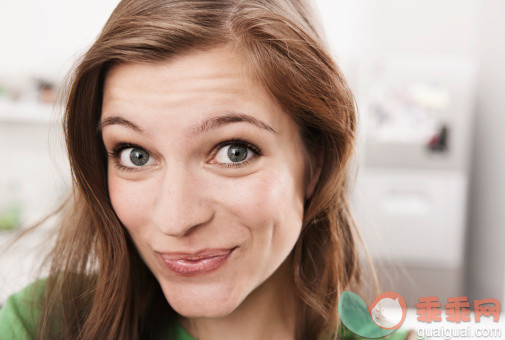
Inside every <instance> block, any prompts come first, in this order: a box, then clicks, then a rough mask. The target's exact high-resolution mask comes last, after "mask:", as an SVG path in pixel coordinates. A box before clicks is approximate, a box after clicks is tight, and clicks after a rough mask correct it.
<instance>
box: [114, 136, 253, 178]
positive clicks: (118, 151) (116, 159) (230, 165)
mask: <svg viewBox="0 0 505 340" xmlns="http://www.w3.org/2000/svg"><path fill="white" fill-rule="evenodd" d="M228 145H239V146H242V147H245V148H247V149H249V150H251V151H252V152H253V156H252V157H250V158H249V159H247V160H245V161H242V162H239V163H217V164H218V165H219V166H222V167H225V168H241V167H244V166H246V165H247V164H249V163H250V162H251V161H252V160H254V159H256V158H257V157H259V156H261V155H262V152H261V150H260V149H259V148H258V147H257V146H255V145H253V144H251V143H249V142H247V141H245V140H243V139H240V138H234V139H230V140H227V141H224V142H222V143H219V144H217V145H216V146H215V147H214V148H213V158H214V157H215V156H216V154H217V152H218V151H219V150H220V149H221V148H223V147H225V146H228ZM128 148H139V149H142V150H145V149H144V148H143V147H141V146H139V145H137V144H132V143H119V144H117V145H116V146H114V148H113V149H112V151H111V152H107V153H108V154H109V156H110V157H112V159H113V160H114V166H115V167H116V168H117V169H119V170H121V171H129V172H133V171H139V170H137V168H134V167H128V166H124V165H122V164H121V163H120V161H119V158H120V156H121V152H122V151H123V150H124V149H128ZM214 151H215V152H214ZM139 168H141V167H139Z"/></svg>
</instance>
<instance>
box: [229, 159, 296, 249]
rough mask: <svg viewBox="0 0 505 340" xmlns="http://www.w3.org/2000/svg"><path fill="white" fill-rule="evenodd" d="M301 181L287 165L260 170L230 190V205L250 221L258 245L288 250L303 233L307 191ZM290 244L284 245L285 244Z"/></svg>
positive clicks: (240, 217) (245, 221) (243, 220)
mask: <svg viewBox="0 0 505 340" xmlns="http://www.w3.org/2000/svg"><path fill="white" fill-rule="evenodd" d="M299 189H300V181H299V178H298V176H295V174H293V172H292V171H290V169H288V168H287V167H286V166H283V165H279V166H274V167H271V168H269V169H268V170H263V171H259V172H258V173H256V174H253V175H251V176H250V177H249V178H244V180H243V181H240V185H239V186H238V187H234V188H233V190H229V191H228V194H227V195H226V197H227V201H228V202H227V204H226V206H228V207H229V209H230V210H231V212H230V213H231V214H232V215H233V216H235V217H236V218H238V220H239V221H240V223H241V224H243V225H246V226H247V227H248V229H249V232H250V233H251V236H252V239H253V242H256V246H260V243H261V247H263V249H270V246H271V251H272V252H274V253H285V252H286V247H291V246H292V245H293V244H294V242H296V239H297V238H298V235H299V233H300V229H301V224H302V219H303V197H302V196H303V194H302V193H301V191H300V190H299ZM284 244H285V245H286V246H283V245H284Z"/></svg>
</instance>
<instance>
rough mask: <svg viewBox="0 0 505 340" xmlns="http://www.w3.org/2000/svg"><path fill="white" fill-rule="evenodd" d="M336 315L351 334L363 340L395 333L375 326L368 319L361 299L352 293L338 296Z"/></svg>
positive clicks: (369, 318)
mask: <svg viewBox="0 0 505 340" xmlns="http://www.w3.org/2000/svg"><path fill="white" fill-rule="evenodd" d="M338 315H339V316H340V319H341V320H342V323H343V324H344V325H345V326H346V327H347V328H348V329H349V330H350V331H351V332H353V333H354V334H357V335H359V336H362V337H364V338H370V339H376V338H380V337H383V336H386V335H388V334H391V333H393V332H394V331H395V329H384V328H380V327H379V326H377V325H376V324H375V323H374V322H373V320H372V318H371V317H370V314H369V313H368V308H367V306H366V304H365V302H364V301H363V299H362V298H361V297H360V296H359V295H357V294H355V293H353V292H348V291H344V292H343V293H342V294H341V295H340V299H339V300H338Z"/></svg>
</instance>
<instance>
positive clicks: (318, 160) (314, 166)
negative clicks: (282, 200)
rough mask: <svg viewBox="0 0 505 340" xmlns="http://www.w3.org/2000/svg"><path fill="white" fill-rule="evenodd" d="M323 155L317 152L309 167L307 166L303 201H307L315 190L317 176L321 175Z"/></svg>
mask: <svg viewBox="0 0 505 340" xmlns="http://www.w3.org/2000/svg"><path fill="white" fill-rule="evenodd" d="M323 160H324V157H323V153H322V152H319V153H318V154H317V155H316V156H315V157H314V158H313V160H312V162H311V165H310V164H309V168H310V169H309V174H308V180H307V186H306V191H305V192H306V194H305V199H309V198H310V197H311V196H312V193H313V192H314V189H315V188H316V184H317V182H318V181H319V176H320V175H321V169H322V167H323Z"/></svg>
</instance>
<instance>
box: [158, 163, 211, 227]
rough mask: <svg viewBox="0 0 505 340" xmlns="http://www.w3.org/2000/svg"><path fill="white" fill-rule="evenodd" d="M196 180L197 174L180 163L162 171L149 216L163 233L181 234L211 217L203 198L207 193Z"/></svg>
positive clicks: (205, 200) (204, 222) (209, 207)
mask: <svg viewBox="0 0 505 340" xmlns="http://www.w3.org/2000/svg"><path fill="white" fill-rule="evenodd" d="M199 184H201V183H199V182H198V178H197V175H196V174H194V173H192V172H191V171H187V170H186V169H184V168H182V167H180V168H178V169H174V168H173V167H172V168H171V169H169V170H167V171H166V172H165V174H164V175H163V178H162V179H161V182H160V185H159V188H158V192H157V200H156V206H155V211H154V216H153V222H154V224H155V225H156V226H157V227H158V228H159V229H160V230H161V232H163V234H165V235H168V236H175V237H181V236H184V235H187V234H188V233H190V232H191V231H192V230H194V229H196V227H198V226H202V225H204V224H206V223H208V222H209V221H210V220H211V219H212V217H213V216H214V212H213V210H212V208H211V206H210V204H209V202H208V200H207V199H206V198H205V197H206V196H207V195H208V193H206V192H204V189H203V188H202V187H204V186H202V185H199Z"/></svg>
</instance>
